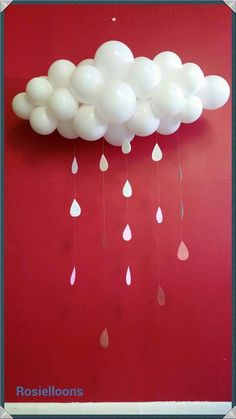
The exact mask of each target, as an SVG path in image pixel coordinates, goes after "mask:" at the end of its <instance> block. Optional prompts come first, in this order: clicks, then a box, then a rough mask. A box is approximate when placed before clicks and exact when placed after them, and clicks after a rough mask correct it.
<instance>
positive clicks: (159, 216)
mask: <svg viewBox="0 0 236 419" xmlns="http://www.w3.org/2000/svg"><path fill="white" fill-rule="evenodd" d="M156 220H157V223H158V224H161V223H162V221H163V214H162V210H161V207H158V209H157V213H156Z"/></svg>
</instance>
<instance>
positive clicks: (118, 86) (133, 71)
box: [12, 41, 230, 146]
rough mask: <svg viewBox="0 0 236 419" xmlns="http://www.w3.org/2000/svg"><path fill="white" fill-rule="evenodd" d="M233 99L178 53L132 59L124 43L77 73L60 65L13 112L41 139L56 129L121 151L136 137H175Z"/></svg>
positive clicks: (108, 47)
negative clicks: (104, 142) (181, 128)
mask: <svg viewBox="0 0 236 419" xmlns="http://www.w3.org/2000/svg"><path fill="white" fill-rule="evenodd" d="M229 94H230V89H229V85H228V83H227V82H226V80H224V79H223V78H222V77H220V76H215V75H213V76H207V77H204V74H203V72H202V70H201V68H200V67H199V66H198V65H196V64H194V63H186V64H182V62H181V60H180V58H179V57H178V55H176V54H175V53H174V52H169V51H164V52H161V53H160V54H158V55H156V56H155V58H154V59H153V60H151V59H149V58H146V57H138V58H134V56H133V54H132V51H131V50H130V49H129V48H128V47H127V46H126V45H125V44H123V43H122V42H118V41H109V42H106V43H104V44H103V45H101V46H100V47H99V48H98V50H97V51H96V54H95V57H94V59H87V60H83V61H81V62H80V63H79V64H78V66H77V67H76V66H75V65H74V64H73V63H72V62H70V61H68V60H58V61H55V62H54V63H53V64H52V65H51V66H50V68H49V71H48V75H47V76H41V77H35V78H33V79H31V80H30V81H29V82H28V84H27V86H26V92H23V93H19V94H18V95H16V96H15V97H14V99H13V102H12V106H13V110H14V112H15V113H16V115H17V116H19V117H20V118H23V119H29V122H30V125H31V127H32V128H33V130H34V131H36V132H37V133H39V134H42V135H47V134H50V133H52V132H53V131H54V130H56V129H57V131H58V132H59V133H60V134H61V135H62V136H63V137H65V138H69V139H74V138H78V137H80V138H82V139H84V140H87V141H96V140H98V139H99V138H101V137H104V138H105V139H106V140H107V141H108V142H109V143H110V144H113V145H116V146H120V145H122V144H123V142H124V140H125V141H126V142H127V141H131V140H132V139H133V138H134V136H135V135H139V136H142V137H145V136H148V135H150V134H152V133H154V132H155V131H157V132H158V133H160V134H164V135H168V134H172V133H174V132H175V131H177V129H178V128H179V126H180V124H181V123H182V122H183V123H186V124H188V123H191V122H194V121H196V120H197V119H198V118H199V117H200V116H201V114H202V111H203V108H204V109H217V108H220V107H221V106H223V105H224V104H225V103H226V102H227V100H228V98H229Z"/></svg>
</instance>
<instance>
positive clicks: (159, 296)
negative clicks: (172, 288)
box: [157, 285, 166, 306]
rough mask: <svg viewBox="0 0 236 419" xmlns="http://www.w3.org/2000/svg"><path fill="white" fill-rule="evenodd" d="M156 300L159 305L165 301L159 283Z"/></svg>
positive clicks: (162, 304)
mask: <svg viewBox="0 0 236 419" xmlns="http://www.w3.org/2000/svg"><path fill="white" fill-rule="evenodd" d="M157 302H158V304H159V305H160V306H164V305H165V302H166V297H165V293H164V291H163V289H162V287H161V286H160V285H159V287H158V290H157Z"/></svg>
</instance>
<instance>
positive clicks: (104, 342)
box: [99, 139, 109, 348]
mask: <svg viewBox="0 0 236 419" xmlns="http://www.w3.org/2000/svg"><path fill="white" fill-rule="evenodd" d="M108 169H109V164H108V161H107V158H106V156H105V143H104V139H103V141H102V155H101V158H100V161H99V170H100V171H101V174H102V249H103V252H102V254H103V263H102V265H103V278H104V280H105V279H106V278H107V264H106V246H107V231H106V181H105V176H106V172H107V170H108ZM105 283H106V281H105ZM108 301H109V296H108ZM99 343H100V346H101V347H102V348H108V346H109V335H108V331H107V328H105V329H104V330H103V332H102V333H101V335H100V340H99Z"/></svg>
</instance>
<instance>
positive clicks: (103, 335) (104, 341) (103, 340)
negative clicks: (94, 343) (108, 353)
mask: <svg viewBox="0 0 236 419" xmlns="http://www.w3.org/2000/svg"><path fill="white" fill-rule="evenodd" d="M100 345H101V347H102V348H107V347H108V346H109V336H108V332H107V328H106V329H104V330H103V332H102V333H101V336H100Z"/></svg>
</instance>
